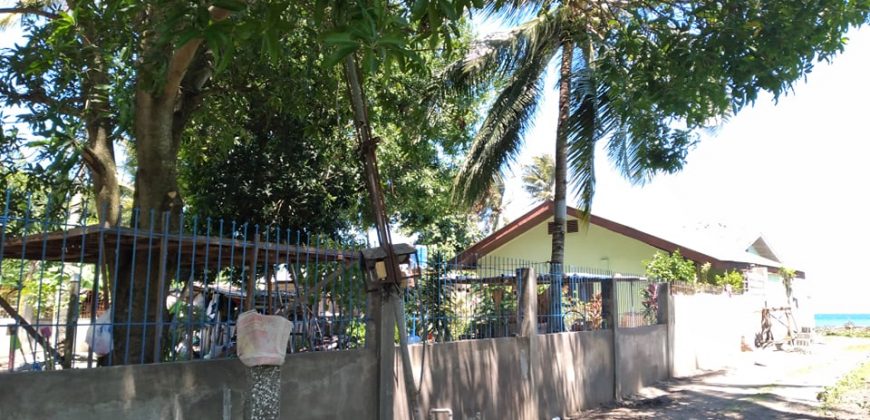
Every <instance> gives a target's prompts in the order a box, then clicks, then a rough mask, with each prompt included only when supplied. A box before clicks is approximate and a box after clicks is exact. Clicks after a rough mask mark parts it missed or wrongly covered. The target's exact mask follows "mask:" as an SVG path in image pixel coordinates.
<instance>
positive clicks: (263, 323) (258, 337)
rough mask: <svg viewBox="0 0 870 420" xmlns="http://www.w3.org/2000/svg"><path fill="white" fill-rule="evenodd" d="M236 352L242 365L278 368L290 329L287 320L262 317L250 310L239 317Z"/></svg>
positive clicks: (284, 353) (285, 352)
mask: <svg viewBox="0 0 870 420" xmlns="http://www.w3.org/2000/svg"><path fill="white" fill-rule="evenodd" d="M236 326H237V329H236V334H237V338H238V346H237V350H236V353H238V355H239V359H241V361H242V363H244V364H245V366H248V367H252V366H264V365H272V366H281V365H283V364H284V356H285V355H286V354H287V341H288V340H289V339H290V330H291V328H292V326H293V323H291V322H290V321H289V320H287V318H284V317H282V316H278V315H262V314H259V313H257V311H254V310H250V311H247V312H245V313H243V314H241V315H239V320H238V322H237V323H236Z"/></svg>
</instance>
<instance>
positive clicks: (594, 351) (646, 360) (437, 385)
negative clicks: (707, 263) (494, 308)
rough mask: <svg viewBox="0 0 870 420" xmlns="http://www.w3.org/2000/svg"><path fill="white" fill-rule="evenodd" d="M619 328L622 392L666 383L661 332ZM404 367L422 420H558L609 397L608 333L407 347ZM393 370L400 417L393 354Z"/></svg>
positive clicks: (402, 402)
mask: <svg viewBox="0 0 870 420" xmlns="http://www.w3.org/2000/svg"><path fill="white" fill-rule="evenodd" d="M622 331H623V332H621V333H620V334H619V336H620V341H621V344H622V349H624V350H622V352H621V353H620V355H619V359H620V361H621V362H622V364H623V366H622V367H620V372H621V375H622V376H621V377H622V378H623V380H622V394H623V395H630V394H633V393H636V392H637V391H639V390H640V388H641V387H643V386H647V385H650V384H652V383H653V382H655V381H659V380H663V379H666V378H667V374H668V371H667V365H668V364H667V351H666V349H665V347H664V346H665V345H666V343H667V337H666V335H667V327H666V326H664V325H657V326H653V327H644V328H636V329H630V330H629V329H625V330H622ZM411 365H412V367H413V375H414V382H415V385H417V386H419V389H420V401H421V408H422V411H423V414H424V416H426V418H429V417H428V416H429V413H430V410H431V409H445V408H446V409H450V410H451V411H452V412H453V418H454V419H551V418H554V417H563V418H564V417H572V416H576V415H577V413H578V412H580V411H581V410H583V409H588V408H591V407H595V406H598V405H600V404H602V403H606V402H608V401H611V400H613V392H614V389H613V380H614V372H613V368H614V363H613V334H612V332H611V331H585V332H572V333H561V334H546V335H538V336H532V337H511V338H497V339H489V340H470V341H461V342H454V343H439V344H427V345H414V346H411ZM396 369H397V373H396V375H395V377H396V404H395V406H394V411H393V412H394V416H395V418H396V419H407V418H409V411H408V401H407V400H406V398H405V394H404V389H405V388H404V381H403V380H402V377H403V375H402V373H401V369H402V366H401V361H400V360H399V358H398V357H397V360H396ZM421 378H422V379H421ZM443 418H446V417H443Z"/></svg>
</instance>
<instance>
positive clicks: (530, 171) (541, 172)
mask: <svg viewBox="0 0 870 420" xmlns="http://www.w3.org/2000/svg"><path fill="white" fill-rule="evenodd" d="M555 166H556V163H555V162H554V161H553V156H552V155H548V154H543V155H539V156H534V157H532V163H530V164H528V165H524V166H523V178H522V179H523V189H524V190H526V193H527V194H529V195H530V196H532V201H534V202H541V201H547V200H552V199H553V189H554V187H555V184H556V178H555V176H556V170H555Z"/></svg>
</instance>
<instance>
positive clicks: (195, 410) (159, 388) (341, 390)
mask: <svg viewBox="0 0 870 420" xmlns="http://www.w3.org/2000/svg"><path fill="white" fill-rule="evenodd" d="M247 376H248V370H247V369H246V368H245V367H244V366H243V365H242V363H241V362H239V361H238V360H219V361H195V362H188V363H167V364H159V365H145V366H118V367H108V368H99V369H77V370H66V371H56V372H28V373H9V374H0V418H3V419H22V420H24V419H64V420H78V419H82V420H100V419H124V420H138V419H143V420H144V419H179V420H180V419H241V418H243V413H244V406H245V395H247V390H248V387H249V386H250V385H249V381H250V380H249V379H247ZM281 382H282V393H283V397H282V401H281V412H282V414H283V415H284V416H286V417H287V418H293V419H312V420H314V419H317V420H320V419H323V420H325V419H344V418H348V419H350V418H353V419H374V418H376V417H377V359H376V357H375V354H374V353H373V352H370V351H363V350H359V351H343V352H323V353H305V354H298V355H292V356H288V357H287V360H286V362H285V364H284V366H283V367H282V369H281Z"/></svg>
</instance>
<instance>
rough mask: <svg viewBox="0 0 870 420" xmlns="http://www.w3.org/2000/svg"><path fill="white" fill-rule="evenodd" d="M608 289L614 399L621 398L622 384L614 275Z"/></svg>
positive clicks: (616, 293) (616, 286)
mask: <svg viewBox="0 0 870 420" xmlns="http://www.w3.org/2000/svg"><path fill="white" fill-rule="evenodd" d="M610 281H611V287H610V289H611V291H610V319H611V321H610V328H611V330H612V331H613V334H612V337H613V346H612V349H613V399H614V401H621V400H622V386H621V384H620V380H621V378H622V372H620V368H621V367H620V362H619V302H618V300H619V299H618V297H617V296H619V282H618V281H617V279H616V277H611V278H610Z"/></svg>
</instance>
